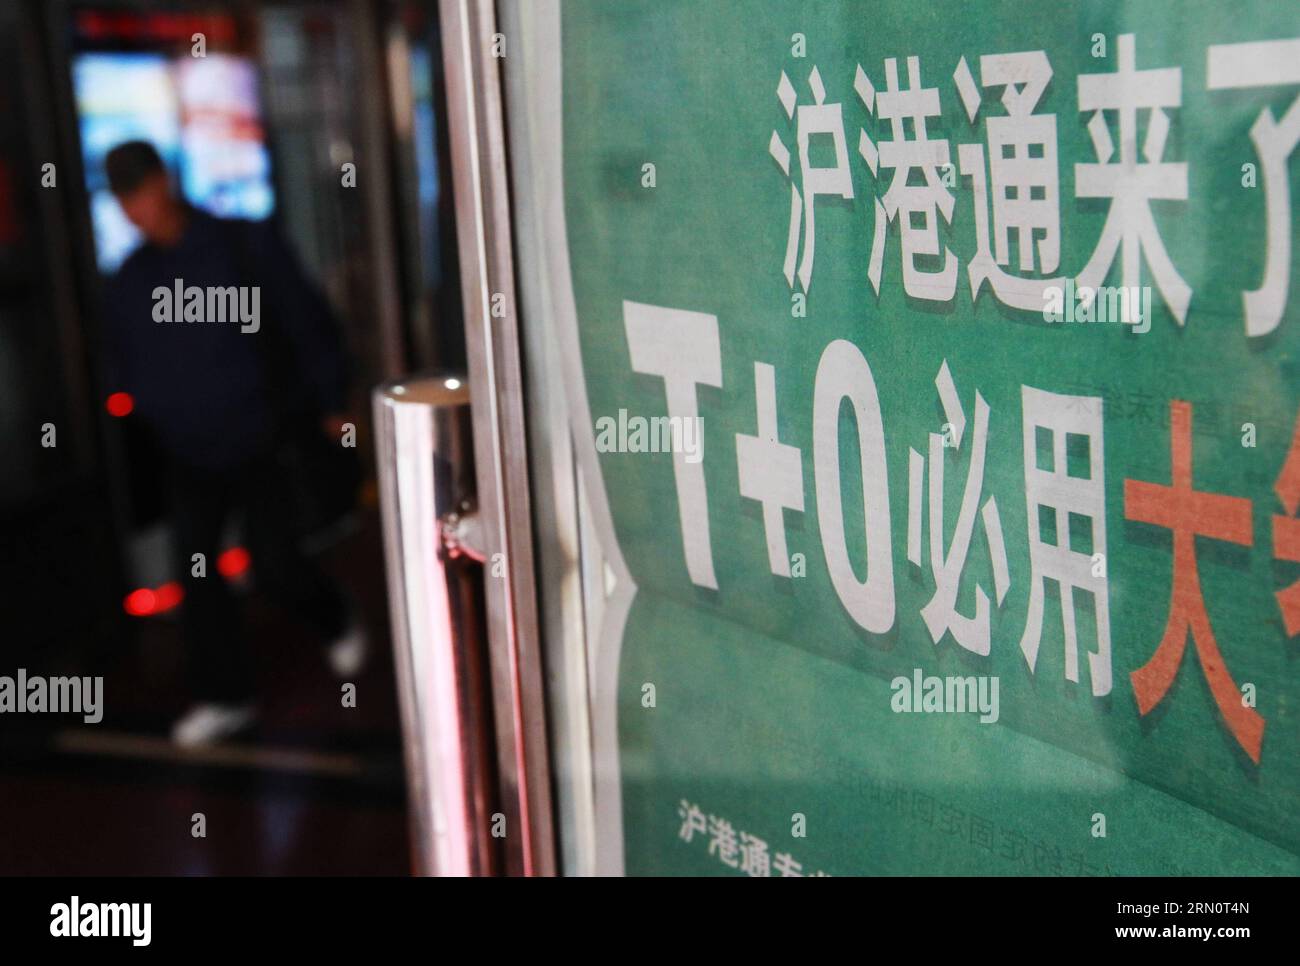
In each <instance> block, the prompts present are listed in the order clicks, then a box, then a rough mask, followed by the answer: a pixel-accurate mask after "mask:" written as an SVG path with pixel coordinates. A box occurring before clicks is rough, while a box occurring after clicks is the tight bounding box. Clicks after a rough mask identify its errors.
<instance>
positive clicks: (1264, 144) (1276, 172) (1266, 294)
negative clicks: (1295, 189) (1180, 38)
mask: <svg viewBox="0 0 1300 966" xmlns="http://www.w3.org/2000/svg"><path fill="white" fill-rule="evenodd" d="M1206 61H1207V63H1206V86H1207V87H1209V88H1210V90H1219V89H1223V88H1240V87H1268V86H1272V85H1276V84H1289V85H1296V84H1300V38H1297V39H1293V40H1262V41H1257V42H1254V43H1245V44H1217V45H1215V46H1212V47H1210V49H1209V50H1208V51H1207V52H1206ZM1250 139H1251V141H1253V142H1254V144H1255V151H1256V153H1258V154H1259V161H1260V164H1261V165H1262V166H1263V168H1264V210H1265V213H1266V214H1265V217H1266V237H1267V240H1268V248H1267V251H1266V254H1265V258H1264V280H1263V281H1262V282H1261V283H1260V286H1259V288H1257V289H1255V290H1254V291H1250V292H1242V293H1241V295H1242V302H1243V305H1244V309H1245V315H1246V335H1248V336H1252V335H1268V333H1270V332H1272V331H1273V330H1274V329H1276V328H1277V325H1278V323H1279V322H1281V321H1282V312H1283V311H1284V310H1285V309H1286V300H1287V289H1288V287H1289V283H1290V276H1291V186H1290V180H1289V178H1288V177H1287V159H1288V158H1290V156H1291V152H1292V151H1294V150H1295V147H1296V144H1297V143H1300V96H1297V97H1296V99H1295V100H1293V101H1292V102H1291V106H1290V107H1289V108H1287V111H1286V113H1285V114H1284V115H1282V120H1280V121H1277V120H1274V118H1273V112H1272V111H1271V110H1269V109H1268V108H1267V107H1266V108H1264V109H1263V110H1261V111H1260V112H1259V117H1257V118H1255V123H1254V125H1252V126H1251V129H1250Z"/></svg>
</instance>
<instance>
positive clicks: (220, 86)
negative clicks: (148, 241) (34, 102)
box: [72, 51, 275, 272]
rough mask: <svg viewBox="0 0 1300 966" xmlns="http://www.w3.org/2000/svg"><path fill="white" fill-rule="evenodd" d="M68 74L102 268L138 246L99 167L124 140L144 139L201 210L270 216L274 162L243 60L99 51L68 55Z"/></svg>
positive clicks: (252, 73) (252, 76)
mask: <svg viewBox="0 0 1300 966" xmlns="http://www.w3.org/2000/svg"><path fill="white" fill-rule="evenodd" d="M72 74H73V89H74V95H75V98H76V106H77V117H78V121H79V125H80V131H81V145H82V159H83V162H84V166H85V171H86V190H87V191H88V192H89V195H90V210H91V219H92V221H93V225H94V233H95V251H96V256H97V260H98V262H99V267H100V269H101V270H103V271H105V272H111V271H113V270H114V269H116V268H117V266H118V265H119V264H120V263H121V262H122V259H123V258H125V257H126V256H127V255H128V254H129V253H130V252H131V250H132V249H133V248H134V247H135V246H136V245H137V244H138V243H139V237H138V234H137V232H136V231H135V229H134V228H133V227H132V226H131V224H130V223H129V222H127V220H126V218H125V217H124V216H123V215H122V212H121V210H120V209H119V208H118V206H117V203H116V202H115V200H114V199H113V196H112V194H111V193H110V191H109V190H108V180H107V177H106V175H105V173H104V157H105V155H106V154H107V153H108V152H109V150H110V149H112V148H113V147H114V146H115V145H118V144H121V143H122V142H123V141H129V140H132V139H135V138H144V139H146V140H149V141H151V142H152V143H153V144H154V146H155V147H156V148H157V149H158V152H159V153H160V154H161V155H162V156H163V160H164V161H165V162H166V163H167V165H168V167H169V168H170V169H171V170H172V173H173V174H174V175H175V176H176V177H177V179H178V184H179V185H180V188H181V191H182V193H183V194H184V195H185V197H186V199H188V200H189V201H190V202H191V203H192V204H194V205H197V206H198V207H200V208H203V209H205V210H207V211H210V212H212V213H213V214H216V215H222V216H226V217H239V218H252V219H261V218H266V217H267V216H268V215H270V214H271V212H272V210H273V209H274V207H275V194H274V191H273V189H272V187H271V162H270V155H269V153H268V151H267V148H266V143H265V135H264V131H263V128H262V120H261V111H260V108H259V105H258V98H257V75H256V69H255V67H254V65H253V63H252V62H251V61H250V60H248V59H247V58H244V57H238V56H234V55H230V54H220V53H212V54H209V55H208V56H206V57H191V56H188V55H185V56H182V57H176V58H173V57H168V56H165V55H163V54H157V53H140V52H98V51H96V52H86V53H79V54H76V55H74V57H73V62H72Z"/></svg>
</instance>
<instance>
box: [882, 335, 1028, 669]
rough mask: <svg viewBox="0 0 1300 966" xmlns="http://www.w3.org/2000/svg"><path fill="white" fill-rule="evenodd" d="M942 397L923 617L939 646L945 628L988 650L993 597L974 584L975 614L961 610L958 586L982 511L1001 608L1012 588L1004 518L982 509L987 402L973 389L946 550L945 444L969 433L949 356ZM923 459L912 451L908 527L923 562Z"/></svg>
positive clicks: (940, 379) (914, 554)
mask: <svg viewBox="0 0 1300 966" xmlns="http://www.w3.org/2000/svg"><path fill="white" fill-rule="evenodd" d="M934 382H935V386H936V388H937V389H938V390H939V401H940V402H941V403H942V405H943V410H944V416H945V418H946V419H947V420H948V422H947V424H946V425H945V426H944V432H943V433H931V434H930V479H929V486H930V568H931V569H932V570H933V571H934V582H935V588H934V596H933V597H931V598H930V602H929V603H928V604H926V605H925V606H924V607H923V608H921V617H922V619H923V620H924V621H925V626H926V627H927V628H928V629H929V631H930V638H931V640H933V641H934V643H936V644H938V643H939V641H940V639H941V638H942V637H943V635H944V632H945V631H951V632H952V636H953V639H954V640H955V641H956V642H957V643H958V644H960V645H961V646H962V647H964V648H966V650H968V651H972V652H974V653H975V654H988V653H989V649H990V641H991V636H990V631H989V599H988V595H987V594H985V593H984V589H983V588H982V587H980V586H979V585H978V584H976V585H975V616H974V617H967V616H966V615H964V614H959V613H957V590H958V587H959V585H960V583H961V572H962V570H963V569H965V566H966V557H967V555H968V554H969V552H970V542H971V537H972V535H973V534H974V531H975V515H976V513H977V512H980V513H981V515H982V518H983V523H984V535H985V538H986V539H987V540H988V545H989V553H990V555H991V557H992V563H993V583H994V592H995V593H996V595H997V602H998V605H999V606H1000V605H1001V604H1002V599H1003V598H1004V597H1005V596H1006V594H1007V589H1008V587H1010V584H1011V579H1010V571H1009V568H1008V567H1007V552H1006V544H1005V541H1004V540H1003V535H1002V522H1001V519H1000V517H999V516H998V505H997V501H996V500H995V499H994V498H993V497H991V496H990V497H989V498H988V500H987V501H985V503H984V508H983V510H982V511H980V509H979V506H980V495H981V490H982V489H983V486H984V455H985V449H986V445H987V442H988V425H989V406H988V403H986V402H985V401H984V397H983V396H982V395H980V393H979V392H976V393H975V429H974V434H973V435H974V442H973V444H972V446H971V458H970V467H969V469H968V470H967V473H966V488H965V489H964V490H963V492H962V498H961V508H960V510H958V512H957V523H956V526H955V528H954V530H953V536H952V542H951V543H950V544H949V545H948V550H947V552H946V553H945V552H944V547H943V534H944V524H943V454H944V449H945V448H949V447H950V448H952V449H953V450H957V449H959V448H960V446H961V442H962V438H963V437H964V436H965V434H966V414H965V412H964V411H963V409H962V406H961V400H960V399H959V398H958V396H957V387H956V386H955V385H953V381H952V373H950V372H949V371H948V363H947V361H946V360H945V361H944V363H943V365H942V366H941V367H940V368H939V374H938V376H936V377H935V380H934ZM924 467H925V459H924V458H923V457H922V456H921V454H920V453H918V452H917V451H916V450H914V449H910V450H909V462H908V476H909V481H908V482H909V486H908V526H907V559H908V560H910V561H912V563H914V564H916V565H917V566H921V492H922V489H923V482H922V471H923V470H924Z"/></svg>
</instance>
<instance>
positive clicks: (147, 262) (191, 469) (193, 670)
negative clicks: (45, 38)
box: [106, 141, 366, 745]
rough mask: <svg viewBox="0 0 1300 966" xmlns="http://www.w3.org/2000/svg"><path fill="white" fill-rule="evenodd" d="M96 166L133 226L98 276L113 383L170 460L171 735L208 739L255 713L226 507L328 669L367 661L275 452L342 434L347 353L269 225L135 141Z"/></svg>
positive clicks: (318, 297)
mask: <svg viewBox="0 0 1300 966" xmlns="http://www.w3.org/2000/svg"><path fill="white" fill-rule="evenodd" d="M106 168H107V174H108V181H109V187H110V189H111V190H112V192H113V194H114V196H115V197H116V198H117V201H118V203H119V204H120V205H121V207H122V211H123V212H124V213H125V215H126V217H127V218H128V219H129V220H130V222H131V223H132V224H133V225H135V226H136V228H137V229H139V231H140V233H141V235H143V237H144V241H143V243H142V244H141V246H140V247H139V248H138V249H136V250H135V251H134V252H133V253H132V254H131V255H130V256H129V257H128V258H127V259H126V261H125V262H124V263H123V264H122V266H121V268H120V269H119V270H118V272H117V274H116V275H115V276H114V277H113V278H112V279H111V280H110V281H109V283H108V291H107V296H108V298H107V311H106V316H107V342H108V349H109V356H110V364H111V365H112V366H113V370H114V372H113V374H114V378H115V380H116V381H115V382H114V388H115V389H122V390H125V391H126V392H129V393H130V394H131V395H132V396H133V397H134V399H135V407H136V408H135V411H136V412H137V413H138V414H139V415H140V416H141V417H142V418H143V419H144V420H145V421H146V422H147V423H148V424H149V425H150V426H151V427H152V429H153V430H154V432H155V434H156V436H157V437H158V439H159V441H160V443H161V444H162V447H163V449H164V450H165V451H166V453H167V455H168V457H169V463H170V472H171V479H170V487H169V491H170V496H171V520H172V540H173V551H174V556H175V562H176V566H177V568H178V569H179V572H180V574H181V575H182V581H183V586H184V590H185V597H184V601H183V603H182V619H183V624H184V628H185V634H186V646H187V649H188V653H187V659H188V671H189V678H190V688H191V691H192V697H193V698H194V699H195V700H196V701H197V703H196V704H195V705H194V706H193V707H192V708H191V709H190V710H189V711H188V712H187V713H186V714H185V715H184V716H183V717H182V718H181V719H180V720H179V721H178V722H176V724H175V726H174V728H173V732H172V736H173V739H174V740H175V741H176V742H178V743H180V744H183V745H201V744H207V743H210V742H213V741H216V740H219V739H221V738H223V737H227V736H229V735H231V734H233V733H235V732H236V731H238V730H240V729H242V728H243V727H245V726H246V725H247V724H249V723H250V722H251V721H252V720H253V718H254V715H255V710H254V704H253V697H254V680H253V674H252V662H251V658H250V654H249V648H248V642H247V639H246V637H245V634H244V632H243V628H242V625H241V621H240V617H239V613H238V608H237V604H236V601H235V599H234V596H233V595H232V594H231V592H230V590H229V588H228V587H227V586H226V583H225V581H224V579H223V578H222V577H221V576H220V574H218V573H217V572H216V567H215V562H216V559H217V555H218V553H219V552H220V550H221V536H222V533H223V530H224V529H225V527H226V525H227V523H228V521H229V520H230V519H231V517H232V516H234V515H236V514H238V515H239V516H240V517H241V518H242V521H243V533H244V541H245V543H246V545H247V546H248V549H249V552H250V554H251V556H252V560H253V574H254V579H255V581H256V584H257V586H258V587H259V588H260V589H262V590H265V591H267V592H268V593H269V594H270V595H272V596H273V597H274V598H276V599H278V600H279V601H280V602H282V603H284V604H285V605H287V606H288V607H289V608H290V609H291V610H292V611H293V612H295V613H296V614H297V615H298V616H299V617H301V618H302V619H303V620H304V621H306V622H308V623H309V624H311V625H312V626H313V627H314V628H315V629H316V630H317V631H318V632H319V633H320V635H321V637H322V638H323V640H324V641H326V642H328V644H329V647H328V651H327V657H328V660H329V663H330V665H331V666H332V668H333V669H334V671H335V672H336V673H338V674H339V675H340V676H343V677H347V676H350V675H352V674H353V673H354V672H355V671H356V670H358V669H359V667H360V665H361V663H362V661H363V660H364V657H365V649H366V644H365V638H364V636H363V634H362V632H361V630H360V627H359V625H358V624H357V623H356V622H355V621H354V620H353V619H352V618H351V615H350V611H349V608H348V606H347V605H346V603H345V600H344V598H343V596H342V594H341V593H340V592H339V590H338V588H337V587H336V586H335V585H334V584H333V583H331V582H330V581H329V580H328V579H327V578H326V577H325V575H324V574H323V573H321V571H320V570H319V569H318V568H317V567H316V566H315V565H314V564H313V563H312V562H311V561H310V560H309V559H308V558H307V557H306V556H304V554H303V553H302V552H301V550H300V548H299V543H298V534H297V533H296V531H295V527H294V519H295V511H296V509H297V507H296V506H295V504H296V503H297V502H298V496H299V494H297V493H296V492H295V490H294V486H293V483H292V482H291V480H290V479H289V477H288V475H287V474H286V472H285V469H284V463H283V460H282V459H280V456H281V455H282V454H283V453H284V452H285V451H286V449H287V448H289V447H291V446H292V445H293V443H294V442H295V440H301V439H303V438H304V435H305V434H312V433H314V434H315V435H316V438H317V439H318V440H319V439H320V438H321V433H322V432H324V433H326V434H328V435H329V438H330V439H331V440H332V441H333V442H334V443H335V444H336V445H341V442H340V440H341V431H342V425H343V420H342V417H341V415H339V414H340V413H341V412H342V410H343V403H344V391H345V375H344V373H345V365H344V356H343V352H342V349H341V346H340V342H339V334H338V327H337V325H336V324H335V320H334V318H333V316H332V313H331V312H330V310H329V307H328V304H327V302H326V301H325V299H324V297H323V295H322V293H321V292H320V291H319V290H318V289H317V288H316V287H315V286H314V285H313V284H312V283H311V282H310V281H309V280H308V279H307V277H306V276H305V274H304V273H303V270H302V269H301V267H300V266H299V264H298V262H297V260H296V259H295V258H294V257H293V255H292V254H291V253H290V252H289V251H288V249H287V248H286V247H285V245H284V244H283V243H282V242H281V241H280V239H279V238H278V236H277V234H276V233H275V232H274V231H273V230H272V229H271V228H270V227H269V226H268V225H266V224H263V223H256V222H246V221H234V220H224V219H217V218H214V217H212V216H211V215H208V214H206V213H204V212H202V211H199V210H198V209H196V208H193V207H191V206H190V205H188V204H186V203H185V202H184V201H183V200H182V199H181V198H179V197H178V196H177V194H176V193H175V191H174V190H173V187H172V184H171V180H170V178H169V176H168V173H167V170H166V168H165V166H164V164H163V162H162V159H161V158H160V157H159V155H158V152H157V151H156V150H155V149H154V148H153V146H152V145H150V144H148V143H146V142H144V141H131V142H128V143H125V144H121V145H119V146H118V147H116V148H114V149H113V150H112V151H110V152H109V154H108V157H107V159H106ZM317 424H319V425H317ZM322 427H323V428H322ZM196 554H202V555H203V557H202V558H197V557H196V556H195V555H196ZM200 560H201V563H200ZM204 571H206V572H204Z"/></svg>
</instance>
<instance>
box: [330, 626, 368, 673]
mask: <svg viewBox="0 0 1300 966" xmlns="http://www.w3.org/2000/svg"><path fill="white" fill-rule="evenodd" d="M369 652H370V643H369V641H367V640H366V629H365V628H364V627H363V626H362V625H361V622H360V621H353V622H352V623H351V624H349V625H348V629H347V630H346V631H344V632H343V633H342V634H341V635H340V636H339V637H337V638H335V640H334V641H333V642H332V643H331V644H330V646H329V649H328V651H327V652H326V658H327V659H328V660H329V665H330V669H331V670H332V671H333V672H334V673H335V674H336V675H338V676H339V677H340V678H350V677H352V676H353V675H354V674H356V673H357V672H358V671H360V670H361V668H362V666H363V665H364V664H365V663H366V656H367V655H368V654H369Z"/></svg>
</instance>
